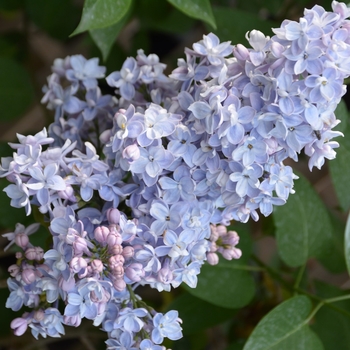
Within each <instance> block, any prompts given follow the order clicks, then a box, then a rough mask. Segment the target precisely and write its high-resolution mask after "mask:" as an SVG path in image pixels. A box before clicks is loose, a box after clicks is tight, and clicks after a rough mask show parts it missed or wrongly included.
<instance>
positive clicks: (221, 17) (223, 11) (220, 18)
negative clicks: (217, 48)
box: [213, 7, 279, 46]
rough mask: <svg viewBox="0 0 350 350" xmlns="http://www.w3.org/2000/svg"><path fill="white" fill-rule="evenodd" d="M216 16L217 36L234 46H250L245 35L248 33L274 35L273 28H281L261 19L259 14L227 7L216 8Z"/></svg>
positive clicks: (276, 24)
mask: <svg viewBox="0 0 350 350" xmlns="http://www.w3.org/2000/svg"><path fill="white" fill-rule="evenodd" d="M213 12H214V16H215V18H216V20H217V24H218V25H217V29H216V30H215V31H214V32H215V34H216V35H217V36H218V37H219V38H220V40H221V41H228V40H229V41H231V42H232V43H233V44H235V45H236V44H239V43H241V44H243V45H245V46H247V45H249V43H248V42H247V39H246V38H245V35H246V33H247V32H248V31H251V30H253V29H257V30H260V31H262V32H263V33H264V34H265V35H272V30H271V28H275V27H279V24H278V23H276V22H273V21H269V20H266V19H261V18H259V16H258V15H257V14H253V13H250V12H246V11H241V10H237V9H231V8H227V7H214V8H213Z"/></svg>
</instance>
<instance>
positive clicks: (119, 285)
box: [113, 278, 126, 292]
mask: <svg viewBox="0 0 350 350" xmlns="http://www.w3.org/2000/svg"><path fill="white" fill-rule="evenodd" d="M113 287H114V288H115V289H116V290H117V291H119V292H122V291H123V290H124V289H125V288H126V283H125V281H124V280H123V279H122V278H117V279H115V280H114V281H113Z"/></svg>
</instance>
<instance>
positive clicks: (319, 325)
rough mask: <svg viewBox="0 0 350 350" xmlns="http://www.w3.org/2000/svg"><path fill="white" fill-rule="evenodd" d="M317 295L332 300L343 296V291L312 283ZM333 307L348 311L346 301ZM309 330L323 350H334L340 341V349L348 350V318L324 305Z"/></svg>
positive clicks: (349, 323) (349, 309)
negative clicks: (316, 337) (318, 338)
mask: <svg viewBox="0 0 350 350" xmlns="http://www.w3.org/2000/svg"><path fill="white" fill-rule="evenodd" d="M314 287H316V291H317V295H318V296H320V297H322V298H334V297H339V296H342V295H345V294H346V293H344V291H342V290H340V289H338V288H336V287H334V286H331V285H329V284H326V283H322V282H319V281H317V280H316V281H314ZM334 306H335V307H337V308H338V309H340V310H344V311H347V312H348V313H349V311H350V305H349V301H348V300H342V301H338V302H337V303H334ZM311 328H312V329H313V330H314V331H315V332H316V333H317V335H318V336H319V337H320V339H321V341H322V343H323V345H324V348H325V350H334V346H335V344H338V343H339V339H341V349H342V350H350V332H349V329H350V317H349V316H348V315H346V314H344V313H342V312H339V311H338V310H334V309H333V308H331V307H328V306H327V305H325V306H324V307H322V309H321V310H319V311H318V312H317V314H316V316H315V318H314V322H313V324H312V326H311Z"/></svg>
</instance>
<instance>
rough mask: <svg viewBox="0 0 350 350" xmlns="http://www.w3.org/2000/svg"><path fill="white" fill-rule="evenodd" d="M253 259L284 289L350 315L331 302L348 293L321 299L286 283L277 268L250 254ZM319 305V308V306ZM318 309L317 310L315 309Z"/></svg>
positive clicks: (344, 297)
mask: <svg viewBox="0 0 350 350" xmlns="http://www.w3.org/2000/svg"><path fill="white" fill-rule="evenodd" d="M252 258H253V260H254V261H255V262H256V263H257V264H258V265H259V266H261V267H263V268H264V269H265V270H266V271H267V272H268V273H269V275H270V276H271V277H272V278H274V279H275V280H277V281H278V282H279V283H280V284H281V285H282V286H283V287H284V288H285V289H287V290H288V291H290V292H291V293H295V292H297V293H301V294H304V295H306V296H308V297H309V298H311V299H313V300H314V301H318V302H319V303H320V304H321V306H322V305H325V306H327V307H329V308H331V309H333V310H334V311H337V312H339V313H341V314H343V315H345V316H347V317H350V312H348V311H346V310H344V309H342V308H339V307H337V306H335V305H333V304H332V303H333V302H337V301H340V300H344V299H350V295H348V296H344V295H343V296H341V297H336V298H330V299H323V298H321V297H319V296H317V295H315V294H312V293H309V292H308V291H306V290H304V289H301V288H299V287H295V286H293V285H291V284H290V283H288V282H287V281H285V280H284V279H283V278H282V277H281V275H280V274H279V272H278V271H277V270H275V269H274V268H272V267H270V266H268V265H266V264H265V263H263V262H262V261H261V260H260V259H259V258H258V257H257V256H254V255H252ZM321 306H319V308H320V307H321ZM317 311H318V310H317Z"/></svg>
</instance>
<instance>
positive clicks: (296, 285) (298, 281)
mask: <svg viewBox="0 0 350 350" xmlns="http://www.w3.org/2000/svg"><path fill="white" fill-rule="evenodd" d="M305 268H306V264H304V265H303V266H301V267H300V269H299V271H298V275H297V278H296V280H295V283H294V288H299V285H300V282H301V279H302V278H303V275H304V272H305Z"/></svg>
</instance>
